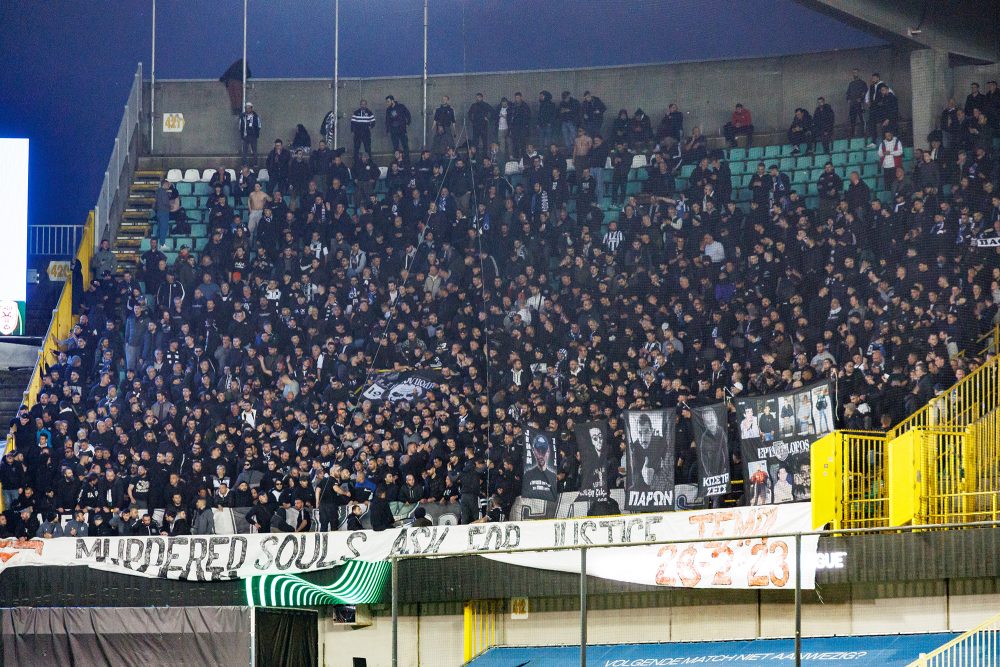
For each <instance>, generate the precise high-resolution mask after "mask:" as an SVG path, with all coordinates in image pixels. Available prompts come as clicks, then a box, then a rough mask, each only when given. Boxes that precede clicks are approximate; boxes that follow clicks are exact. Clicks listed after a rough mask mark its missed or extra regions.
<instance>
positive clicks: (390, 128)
mask: <svg viewBox="0 0 1000 667" xmlns="http://www.w3.org/2000/svg"><path fill="white" fill-rule="evenodd" d="M410 121H411V118H410V110H409V109H407V108H406V105H405V104H403V103H401V102H397V101H396V98H395V97H393V96H392V95H386V97H385V131H386V132H388V133H389V138H390V139H392V150H393V151H403V162H405V163H406V164H410V139H409V137H407V135H406V128H407V127H409V125H410Z"/></svg>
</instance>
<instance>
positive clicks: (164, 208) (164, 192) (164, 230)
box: [147, 178, 170, 289]
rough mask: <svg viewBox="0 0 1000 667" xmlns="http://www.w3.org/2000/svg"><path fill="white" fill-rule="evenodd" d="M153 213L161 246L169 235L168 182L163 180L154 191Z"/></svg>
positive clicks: (157, 237)
mask: <svg viewBox="0 0 1000 667" xmlns="http://www.w3.org/2000/svg"><path fill="white" fill-rule="evenodd" d="M153 211H154V212H155V213H156V239H157V240H158V241H159V242H160V245H163V244H164V243H165V242H166V240H167V235H168V234H169V233H170V181H168V180H167V179H165V178H164V179H163V180H162V181H160V187H159V188H157V190H156V197H155V199H154V201H153ZM147 289H148V288H147Z"/></svg>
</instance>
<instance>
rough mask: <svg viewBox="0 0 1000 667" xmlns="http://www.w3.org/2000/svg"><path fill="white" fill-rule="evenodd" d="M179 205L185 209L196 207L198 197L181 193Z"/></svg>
mask: <svg viewBox="0 0 1000 667" xmlns="http://www.w3.org/2000/svg"><path fill="white" fill-rule="evenodd" d="M181 206H183V207H184V208H185V209H192V208H198V198H197V197H187V196H184V195H181Z"/></svg>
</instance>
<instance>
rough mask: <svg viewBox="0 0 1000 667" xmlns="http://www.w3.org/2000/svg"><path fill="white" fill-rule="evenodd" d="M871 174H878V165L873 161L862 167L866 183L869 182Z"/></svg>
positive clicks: (862, 175)
mask: <svg viewBox="0 0 1000 667" xmlns="http://www.w3.org/2000/svg"><path fill="white" fill-rule="evenodd" d="M869 176H878V165H877V164H874V163H872V162H869V163H868V164H866V165H864V166H863V167H862V168H861V177H862V178H864V179H865V183H867V182H868V177H869Z"/></svg>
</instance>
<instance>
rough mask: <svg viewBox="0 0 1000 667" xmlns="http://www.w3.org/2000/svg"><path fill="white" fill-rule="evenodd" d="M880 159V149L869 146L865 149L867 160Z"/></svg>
mask: <svg viewBox="0 0 1000 667" xmlns="http://www.w3.org/2000/svg"><path fill="white" fill-rule="evenodd" d="M877 160H878V150H877V149H875V148H869V149H867V150H866V151H865V162H875V161H877Z"/></svg>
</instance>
